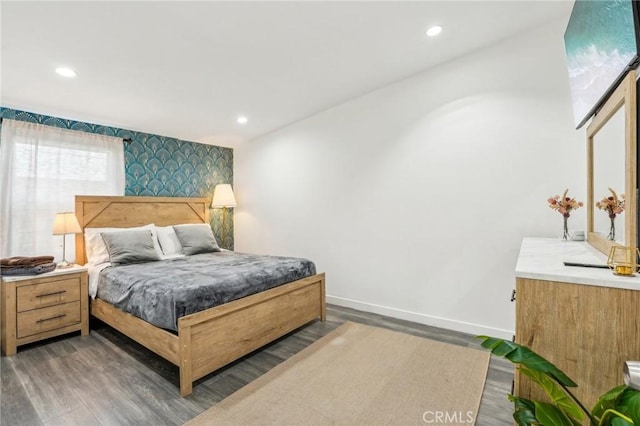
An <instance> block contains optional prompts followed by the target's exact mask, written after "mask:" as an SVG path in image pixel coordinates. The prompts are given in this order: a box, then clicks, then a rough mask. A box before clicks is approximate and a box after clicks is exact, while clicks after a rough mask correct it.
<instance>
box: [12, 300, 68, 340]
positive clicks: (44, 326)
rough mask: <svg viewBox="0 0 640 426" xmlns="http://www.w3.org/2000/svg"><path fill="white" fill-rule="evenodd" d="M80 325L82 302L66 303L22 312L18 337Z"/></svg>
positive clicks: (19, 319) (18, 326) (19, 315)
mask: <svg viewBox="0 0 640 426" xmlns="http://www.w3.org/2000/svg"><path fill="white" fill-rule="evenodd" d="M79 323H80V302H79V301H77V302H71V303H65V304H62V305H56V306H51V307H48V308H42V309H33V310H31V311H26V312H21V313H19V314H18V319H17V337H18V339H21V338H23V337H26V336H31V335H33V334H37V333H41V332H43V331H48V330H53V329H56V328H62V327H65V326H67V325H71V324H79Z"/></svg>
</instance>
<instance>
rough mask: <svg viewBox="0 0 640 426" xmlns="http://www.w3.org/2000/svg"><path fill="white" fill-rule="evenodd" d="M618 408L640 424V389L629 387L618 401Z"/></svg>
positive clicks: (636, 423) (634, 422) (635, 422)
mask: <svg viewBox="0 0 640 426" xmlns="http://www.w3.org/2000/svg"><path fill="white" fill-rule="evenodd" d="M617 410H618V411H620V412H621V413H622V414H624V415H626V416H628V417H629V418H630V419H631V420H633V424H635V425H640V391H637V390H635V389H631V388H627V389H625V390H624V393H623V394H622V397H621V398H620V400H619V402H618V407H617Z"/></svg>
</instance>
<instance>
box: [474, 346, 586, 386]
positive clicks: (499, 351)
mask: <svg viewBox="0 0 640 426" xmlns="http://www.w3.org/2000/svg"><path fill="white" fill-rule="evenodd" d="M477 337H478V339H481V340H482V347H483V348H486V349H489V350H491V353H493V354H494V355H497V356H501V357H504V358H506V359H508V360H509V361H511V362H512V363H514V364H522V365H525V366H527V367H528V368H529V369H530V370H533V371H539V372H542V373H546V374H548V375H549V376H551V377H552V378H553V379H555V380H556V381H557V382H558V383H560V384H562V385H563V386H567V387H576V386H578V385H577V384H576V383H575V382H574V381H573V380H571V379H570V378H569V377H567V375H566V374H564V373H563V372H562V371H561V370H560V369H559V368H558V367H556V366H555V365H553V364H552V363H550V362H549V361H547V360H546V359H544V358H543V357H541V356H540V355H538V354H537V353H535V352H533V351H532V350H531V349H529V348H527V347H526V346H522V345H519V344H517V343H515V342H511V341H509V340H504V339H498V338H495V337H489V336H477Z"/></svg>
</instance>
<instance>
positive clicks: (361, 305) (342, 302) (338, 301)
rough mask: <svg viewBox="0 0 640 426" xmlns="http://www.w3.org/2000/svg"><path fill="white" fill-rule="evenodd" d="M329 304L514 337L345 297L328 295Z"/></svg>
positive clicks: (475, 332) (488, 329) (497, 330)
mask: <svg viewBox="0 0 640 426" xmlns="http://www.w3.org/2000/svg"><path fill="white" fill-rule="evenodd" d="M327 303H331V304H333V305H338V306H344V307H346V308H353V309H358V310H360V311H365V312H372V313H374V314H380V315H385V316H389V317H393V318H398V319H403V320H407V321H413V322H417V323H419V324H426V325H431V326H434V327H440V328H447V329H449V330H455V331H461V332H463V333H469V334H474V335H487V336H493V337H500V338H502V339H509V340H511V338H512V337H513V334H514V332H513V330H503V329H500V328H494V327H487V326H484V325H479V324H472V323H468V322H464V321H456V320H451V319H447V318H441V317H436V316H432V315H425V314H419V313H417V312H411V311H405V310H403V309H396V308H390V307H388V306H381V305H376V304H373V303H367V302H360V301H357V300H352V299H347V298H344V297H337V296H329V295H327Z"/></svg>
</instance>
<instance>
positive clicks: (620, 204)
mask: <svg viewBox="0 0 640 426" xmlns="http://www.w3.org/2000/svg"><path fill="white" fill-rule="evenodd" d="M609 192H611V195H610V196H608V197H604V198H603V199H602V200H600V201H598V202H596V207H597V208H598V209H600V210H604V211H605V212H607V214H608V215H609V219H611V227H610V228H609V235H608V237H607V238H609V239H610V240H611V241H613V240H615V239H616V226H615V219H616V216H617V215H619V214H621V213H623V212H624V204H625V199H624V194H620V195H618V194H616V191H614V190H613V189H611V188H609Z"/></svg>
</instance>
